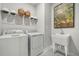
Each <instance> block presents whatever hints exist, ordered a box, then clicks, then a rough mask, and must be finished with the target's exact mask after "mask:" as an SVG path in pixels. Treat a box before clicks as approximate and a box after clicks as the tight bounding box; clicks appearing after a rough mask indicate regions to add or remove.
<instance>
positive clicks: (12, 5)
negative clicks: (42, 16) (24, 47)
mask: <svg viewBox="0 0 79 59" xmlns="http://www.w3.org/2000/svg"><path fill="white" fill-rule="evenodd" d="M1 8H8V9H10V10H15V11H17V9H18V8H23V9H24V10H29V11H30V12H31V16H34V17H36V12H35V11H36V8H35V5H33V4H29V3H1ZM18 22H20V21H18ZM6 29H28V30H36V26H26V25H23V24H21V25H17V24H9V23H3V30H6Z"/></svg>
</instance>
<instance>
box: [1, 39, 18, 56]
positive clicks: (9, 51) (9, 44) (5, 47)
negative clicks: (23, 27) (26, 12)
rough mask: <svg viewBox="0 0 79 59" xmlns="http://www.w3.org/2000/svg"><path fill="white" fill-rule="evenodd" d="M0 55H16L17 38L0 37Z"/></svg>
mask: <svg viewBox="0 0 79 59" xmlns="http://www.w3.org/2000/svg"><path fill="white" fill-rule="evenodd" d="M0 55H2V56H18V55H19V41H18V38H7V39H1V40H0Z"/></svg>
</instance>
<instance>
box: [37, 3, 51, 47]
mask: <svg viewBox="0 0 79 59" xmlns="http://www.w3.org/2000/svg"><path fill="white" fill-rule="evenodd" d="M37 17H38V24H37V30H38V31H39V32H41V33H43V34H44V48H47V47H48V46H49V45H51V43H52V42H51V4H48V3H40V4H38V5H37Z"/></svg>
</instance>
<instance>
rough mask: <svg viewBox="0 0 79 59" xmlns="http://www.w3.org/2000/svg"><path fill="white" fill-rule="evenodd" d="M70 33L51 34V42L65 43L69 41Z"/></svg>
mask: <svg viewBox="0 0 79 59" xmlns="http://www.w3.org/2000/svg"><path fill="white" fill-rule="evenodd" d="M69 37H70V34H55V35H53V36H52V40H53V42H56V43H58V44H62V45H65V44H67V43H68V41H69Z"/></svg>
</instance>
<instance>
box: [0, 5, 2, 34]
mask: <svg viewBox="0 0 79 59" xmlns="http://www.w3.org/2000/svg"><path fill="white" fill-rule="evenodd" d="M0 10H1V4H0ZM1 29H2V22H1V12H0V35H1Z"/></svg>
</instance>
